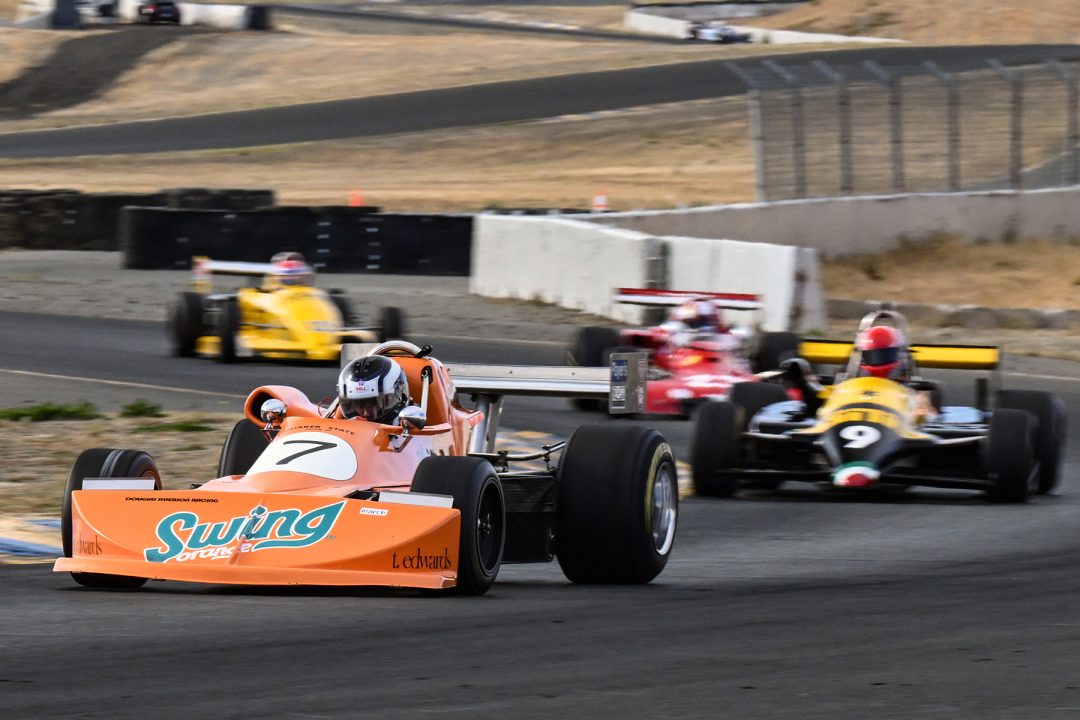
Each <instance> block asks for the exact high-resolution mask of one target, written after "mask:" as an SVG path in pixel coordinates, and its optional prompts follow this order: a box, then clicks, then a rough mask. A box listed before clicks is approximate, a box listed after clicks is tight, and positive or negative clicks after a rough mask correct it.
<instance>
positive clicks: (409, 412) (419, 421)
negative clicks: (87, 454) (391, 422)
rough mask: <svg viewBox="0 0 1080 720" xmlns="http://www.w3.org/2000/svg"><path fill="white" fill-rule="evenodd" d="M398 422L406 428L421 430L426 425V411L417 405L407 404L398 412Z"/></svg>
mask: <svg viewBox="0 0 1080 720" xmlns="http://www.w3.org/2000/svg"><path fill="white" fill-rule="evenodd" d="M398 424H399V425H401V427H403V428H405V429H406V430H423V429H424V426H425V425H427V413H425V412H424V411H423V409H422V408H421V407H420V406H419V405H409V406H408V407H406V408H404V409H402V411H401V412H400V413H398Z"/></svg>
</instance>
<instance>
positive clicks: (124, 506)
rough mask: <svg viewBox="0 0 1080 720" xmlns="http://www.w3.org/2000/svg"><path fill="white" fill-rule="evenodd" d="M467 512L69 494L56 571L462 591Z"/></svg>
mask: <svg viewBox="0 0 1080 720" xmlns="http://www.w3.org/2000/svg"><path fill="white" fill-rule="evenodd" d="M460 535H461V513H460V512H459V511H458V510H454V509H452V508H448V507H429V506H422V505H413V504H399V503H389V502H371V501H366V500H352V499H344V498H333V497H318V496H306V495H284V494H269V495H268V494H261V493H244V492H218V493H211V492H201V491H191V490H179V491H157V492H139V491H126V490H81V491H76V492H75V493H73V494H72V557H70V558H67V557H65V558H60V559H58V560H57V561H56V564H55V566H54V570H55V571H57V572H76V573H81V572H85V573H103V574H109V575H125V576H131V577H144V578H150V579H152V580H180V581H187V582H201V583H225V584H249V585H380V586H392V587H394V586H396V587H413V588H428V589H441V588H448V587H453V586H454V585H456V583H457V568H458V548H459V543H460Z"/></svg>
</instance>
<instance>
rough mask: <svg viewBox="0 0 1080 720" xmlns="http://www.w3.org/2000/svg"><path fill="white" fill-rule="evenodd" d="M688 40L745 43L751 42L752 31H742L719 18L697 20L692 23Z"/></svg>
mask: <svg viewBox="0 0 1080 720" xmlns="http://www.w3.org/2000/svg"><path fill="white" fill-rule="evenodd" d="M688 32H689V34H688V35H687V38H686V39H687V40H700V41H702V42H713V43H744V42H750V33H742V32H739V31H738V30H736V29H735V28H733V27H731V26H730V25H728V24H727V23H725V22H720V21H719V20H709V21H707V22H701V21H695V22H692V23H690V28H689V31H688Z"/></svg>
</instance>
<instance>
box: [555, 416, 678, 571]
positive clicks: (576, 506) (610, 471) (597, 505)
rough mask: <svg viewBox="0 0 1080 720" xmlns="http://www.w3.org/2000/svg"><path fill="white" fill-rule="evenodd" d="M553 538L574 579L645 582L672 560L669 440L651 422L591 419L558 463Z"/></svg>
mask: <svg viewBox="0 0 1080 720" xmlns="http://www.w3.org/2000/svg"><path fill="white" fill-rule="evenodd" d="M557 480H558V497H557V501H556V507H555V515H556V519H555V527H556V529H555V543H556V553H557V555H558V558H559V565H560V566H561V567H562V570H563V573H564V574H565V575H566V577H567V578H568V579H569V580H571V581H572V582H576V583H626V584H639V583H647V582H649V581H650V580H652V579H653V578H654V577H656V576H657V575H659V574H660V572H661V571H662V570H663V569H664V566H665V565H667V561H668V558H669V557H670V556H671V550H672V547H673V546H674V543H675V529H676V525H677V523H678V517H679V480H678V473H677V471H676V468H675V457H674V456H673V454H672V451H671V446H670V445H668V443H667V441H666V440H664V438H663V436H662V435H660V433H658V432H656V431H655V430H653V429H651V428H643V427H638V426H627V425H621V424H617V425H611V424H606V425H586V426H584V427H581V428H578V429H577V431H575V432H574V434H573V435H572V436H571V437H570V440H569V441H568V442H567V444H566V448H565V449H564V450H563V456H562V460H561V462H560V463H559V469H558V476H557Z"/></svg>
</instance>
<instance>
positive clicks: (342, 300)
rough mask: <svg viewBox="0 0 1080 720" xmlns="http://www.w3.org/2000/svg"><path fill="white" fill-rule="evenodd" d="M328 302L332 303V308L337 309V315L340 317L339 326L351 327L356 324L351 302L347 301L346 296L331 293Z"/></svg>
mask: <svg viewBox="0 0 1080 720" xmlns="http://www.w3.org/2000/svg"><path fill="white" fill-rule="evenodd" d="M329 297H330V302H332V303H334V307H336V308H337V311H338V313H339V314H340V315H341V326H342V327H346V328H349V327H352V326H353V325H355V324H356V315H354V314H353V307H352V301H350V300H349V298H348V296H347V295H344V294H342V293H340V292H332V293H330V295H329Z"/></svg>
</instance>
